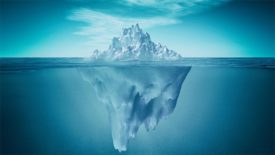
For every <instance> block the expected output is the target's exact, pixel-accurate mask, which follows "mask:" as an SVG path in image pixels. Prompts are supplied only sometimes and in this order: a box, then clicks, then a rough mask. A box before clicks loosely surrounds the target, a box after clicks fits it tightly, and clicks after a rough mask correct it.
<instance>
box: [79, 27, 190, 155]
mask: <svg viewBox="0 0 275 155" xmlns="http://www.w3.org/2000/svg"><path fill="white" fill-rule="evenodd" d="M181 58H182V57H181V56H180V55H179V54H177V53H176V52H174V51H172V50H169V49H168V48H167V47H166V46H162V45H160V44H155V43H154V42H152V41H151V39H150V36H149V34H148V33H144V32H143V31H142V30H141V29H140V28H139V25H138V24H136V25H135V26H131V27H130V28H125V29H123V33H122V35H121V36H120V37H119V38H116V37H115V38H113V41H112V44H111V45H110V46H109V48H108V49H107V50H106V51H102V52H100V51H98V50H95V51H94V52H93V53H92V56H91V57H90V60H91V62H98V61H99V62H106V61H107V62H108V63H106V64H108V65H103V66H101V67H92V68H87V69H85V70H82V73H83V77H84V79H85V80H86V81H88V82H89V83H91V84H92V85H93V86H94V88H95V91H96V94H97V96H98V99H99V100H100V101H101V102H103V103H104V104H105V105H106V107H107V110H108V112H109V117H110V121H111V127H112V137H113V144H114V147H115V149H117V150H119V151H126V149H127V144H128V141H129V139H130V138H133V137H135V135H136V133H137V131H138V129H139V127H140V126H141V125H142V124H144V126H145V128H146V129H147V130H148V131H149V130H152V129H155V127H156V126H157V124H158V122H159V120H160V119H161V118H163V117H165V116H167V115H168V114H170V113H171V112H173V110H174V109H175V106H176V103H177V99H178V96H179V93H180V89H181V85H182V82H183V81H184V79H185V77H186V75H187V74H188V72H189V70H190V67H177V66H167V65H164V64H166V63H164V61H166V60H167V61H169V62H171V60H181ZM131 60H135V61H134V62H136V61H139V63H138V64H139V65H133V64H132V63H130V62H133V61H131ZM167 61H166V62H167ZM117 62H128V63H129V65H127V64H126V65H125V64H124V65H118V64H119V63H117ZM145 62H151V64H153V65H148V64H147V65H145ZM130 64H131V65H130Z"/></svg>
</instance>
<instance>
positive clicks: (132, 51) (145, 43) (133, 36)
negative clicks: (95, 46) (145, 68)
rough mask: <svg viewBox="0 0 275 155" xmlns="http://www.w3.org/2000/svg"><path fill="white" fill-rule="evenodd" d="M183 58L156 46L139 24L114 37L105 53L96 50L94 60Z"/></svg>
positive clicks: (158, 45)
mask: <svg viewBox="0 0 275 155" xmlns="http://www.w3.org/2000/svg"><path fill="white" fill-rule="evenodd" d="M181 58H182V57H181V56H180V55H179V54H178V53H176V52H175V51H173V50H169V49H168V48H167V47H166V46H162V45H161V44H159V43H158V44H155V43H154V42H152V41H151V38H150V35H149V34H148V33H147V32H145V33H144V32H143V31H142V29H141V28H140V27H139V25H138V24H136V25H132V26H131V27H129V28H124V29H123V32H122V34H121V36H120V37H119V38H118V37H114V38H113V40H112V44H111V45H110V46H109V48H108V49H107V50H105V51H99V50H95V51H94V52H93V53H92V55H91V59H92V60H105V61H114V60H122V61H123V60H126V61H127V60H140V61H160V60H168V61H170V60H179V59H181Z"/></svg>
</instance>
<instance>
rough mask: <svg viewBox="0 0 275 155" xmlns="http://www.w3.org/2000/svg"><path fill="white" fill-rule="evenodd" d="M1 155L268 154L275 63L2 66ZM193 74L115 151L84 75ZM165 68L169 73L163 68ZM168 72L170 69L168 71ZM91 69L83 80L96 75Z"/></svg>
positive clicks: (21, 62)
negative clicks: (169, 105) (151, 123)
mask: <svg viewBox="0 0 275 155" xmlns="http://www.w3.org/2000/svg"><path fill="white" fill-rule="evenodd" d="M0 62H1V63H0V64H1V68H0V108H1V109H0V121H1V122H0V123H1V124H0V125H1V126H0V136H1V142H0V150H1V151H0V152H1V154H66V155H68V154H125V155H126V154H129V155H132V154H133V155H137V154H142V155H143V154H146V155H149V154H152V155H162V154H163V155H167V154H171V155H174V154H187V155H193V154H194V155H197V154H198V155H199V154H259V155H262V154H274V139H275V135H274V123H275V122H274V117H275V113H274V110H275V108H274V104H275V97H274V96H275V95H274V94H275V69H274V68H275V63H274V62H275V60H274V59H186V61H184V62H177V63H168V64H159V63H153V64H152V63H150V62H148V63H145V64H140V63H139V62H135V63H130V64H129V63H128V62H125V63H121V64H90V63H87V62H86V61H83V60H81V59H66V58H64V59H61V58H60V59H49V58H48V59H43V58H37V59H0ZM110 65H111V67H113V68H116V67H121V66H124V67H128V68H129V69H130V70H133V71H134V69H135V68H136V67H137V66H138V67H148V66H150V67H151V68H163V72H169V70H171V69H172V68H174V67H179V68H180V67H191V69H190V71H189V73H188V74H187V76H186V78H185V79H184V81H183V83H182V85H181V89H180V93H179V96H178V98H177V103H176V106H175V108H174V111H173V112H172V113H170V114H169V116H167V117H165V118H162V119H161V121H159V124H158V126H157V127H156V128H155V130H153V131H150V132H147V131H146V129H145V127H144V125H141V126H140V128H139V131H138V132H137V134H136V137H135V138H134V139H131V140H130V141H129V143H128V146H127V151H125V152H121V153H120V152H118V151H117V150H115V149H114V146H113V140H112V133H111V124H110V120H109V118H108V117H109V114H108V111H107V110H106V107H105V106H104V104H102V103H101V102H100V100H99V99H98V97H97V95H96V92H95V89H94V87H93V85H91V84H89V83H88V82H87V80H85V79H84V78H83V74H82V73H83V72H82V70H83V69H98V70H100V69H99V68H100V67H102V66H105V67H107V68H108V67H110ZM167 66H168V67H167ZM169 67H171V69H169ZM93 71H94V70H91V72H90V73H89V74H93V73H94V74H98V73H96V72H93Z"/></svg>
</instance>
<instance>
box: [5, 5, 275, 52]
mask: <svg viewBox="0 0 275 155" xmlns="http://www.w3.org/2000/svg"><path fill="white" fill-rule="evenodd" d="M136 23H138V24H139V25H140V27H141V28H142V29H143V30H144V31H146V32H148V33H149V34H150V36H151V39H152V41H154V42H155V43H161V44H162V45H166V46H167V47H168V48H169V49H172V50H175V51H176V52H178V53H180V54H181V55H182V56H186V57H275V1H274V0H162V1H161V0H159V1H158V0H147V1H146V0H0V57H86V56H89V55H90V54H91V53H92V51H94V50H95V49H99V50H104V49H107V48H108V46H109V45H110V43H111V39H112V38H113V37H117V36H119V35H120V34H121V32H122V28H126V27H130V26H131V25H134V24H136Z"/></svg>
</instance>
